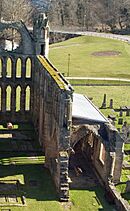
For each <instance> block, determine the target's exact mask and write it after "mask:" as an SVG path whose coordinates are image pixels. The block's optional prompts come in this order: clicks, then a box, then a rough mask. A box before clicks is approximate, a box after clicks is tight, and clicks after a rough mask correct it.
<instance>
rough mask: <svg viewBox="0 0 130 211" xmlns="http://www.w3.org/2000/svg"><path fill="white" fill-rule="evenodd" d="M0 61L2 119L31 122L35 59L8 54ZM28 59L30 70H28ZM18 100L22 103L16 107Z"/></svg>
mask: <svg viewBox="0 0 130 211" xmlns="http://www.w3.org/2000/svg"><path fill="white" fill-rule="evenodd" d="M0 61H1V72H0V116H1V118H0V121H1V122H4V121H6V122H7V121H11V122H26V121H27V122H29V121H31V116H32V104H33V86H32V85H33V69H34V59H33V57H30V56H24V55H17V56H16V55H12V54H6V56H5V55H4V56H1V58H0ZM28 61H29V62H30V68H29V70H27V63H28ZM18 63H19V64H18ZM20 67H21V68H20ZM18 89H19V94H18ZM8 90H9V91H8ZM27 90H28V93H27ZM28 94H29V95H30V96H28V103H29V107H28V108H27V106H26V103H27V99H26V97H27V95H28ZM7 98H8V99H7ZM17 101H19V104H20V105H19V108H17V107H16V105H17V104H18V103H17Z"/></svg>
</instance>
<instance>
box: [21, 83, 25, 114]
mask: <svg viewBox="0 0 130 211" xmlns="http://www.w3.org/2000/svg"><path fill="white" fill-rule="evenodd" d="M25 96H26V94H25V87H23V86H22V87H21V99H20V107H21V109H20V110H21V112H22V113H24V112H25Z"/></svg>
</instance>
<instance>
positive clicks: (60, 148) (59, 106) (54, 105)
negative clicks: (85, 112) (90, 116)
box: [33, 56, 72, 201]
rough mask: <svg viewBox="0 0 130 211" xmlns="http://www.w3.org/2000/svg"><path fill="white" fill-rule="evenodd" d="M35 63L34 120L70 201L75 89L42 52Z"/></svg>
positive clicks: (55, 175) (62, 194)
mask: <svg viewBox="0 0 130 211" xmlns="http://www.w3.org/2000/svg"><path fill="white" fill-rule="evenodd" d="M35 65H36V66H35V76H34V105H33V109H34V112H33V121H34V125H35V128H36V132H37V135H38V137H39V142H40V144H41V146H42V147H43V151H44V152H45V165H46V167H47V168H49V169H50V172H51V174H52V175H53V178H54V181H55V184H56V187H57V191H58V192H59V193H60V200H62V201H66V200H68V197H69V185H68V160H69V157H68V153H67V152H68V150H69V147H70V129H71V128H70V126H71V102H72V89H71V88H70V87H69V85H68V84H67V82H66V81H64V79H63V78H62V77H59V74H60V73H58V72H57V71H56V70H54V69H53V67H52V66H51V64H49V63H48V62H47V60H46V59H45V58H43V57H41V56H40V57H39V60H38V59H37V61H36V64H35Z"/></svg>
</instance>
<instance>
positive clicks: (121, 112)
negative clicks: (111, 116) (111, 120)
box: [119, 109, 123, 117]
mask: <svg viewBox="0 0 130 211" xmlns="http://www.w3.org/2000/svg"><path fill="white" fill-rule="evenodd" d="M119 116H120V117H122V116H123V111H122V109H121V110H120V112H119Z"/></svg>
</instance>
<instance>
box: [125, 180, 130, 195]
mask: <svg viewBox="0 0 130 211" xmlns="http://www.w3.org/2000/svg"><path fill="white" fill-rule="evenodd" d="M129 192H130V180H128V181H127V182H126V189H125V193H129Z"/></svg>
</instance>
